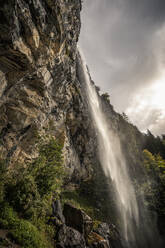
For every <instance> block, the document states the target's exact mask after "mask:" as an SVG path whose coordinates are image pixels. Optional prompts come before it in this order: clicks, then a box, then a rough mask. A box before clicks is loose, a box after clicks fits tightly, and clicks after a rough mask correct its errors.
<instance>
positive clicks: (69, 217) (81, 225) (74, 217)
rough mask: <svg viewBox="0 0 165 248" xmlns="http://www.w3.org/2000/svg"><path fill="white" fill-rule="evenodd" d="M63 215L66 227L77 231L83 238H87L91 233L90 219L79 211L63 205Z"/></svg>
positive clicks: (91, 223)
mask: <svg viewBox="0 0 165 248" xmlns="http://www.w3.org/2000/svg"><path fill="white" fill-rule="evenodd" d="M63 214H64V216H65V223H66V225H67V226H70V227H72V228H74V229H76V230H78V231H79V232H80V233H82V234H83V235H84V236H87V235H88V234H89V233H90V232H91V230H92V228H93V222H92V219H91V218H90V217H89V216H88V215H87V214H86V213H85V212H84V211H82V210H81V209H77V208H76V207H74V206H72V205H70V204H65V205H64V211H63Z"/></svg>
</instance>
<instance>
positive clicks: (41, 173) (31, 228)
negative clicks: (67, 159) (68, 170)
mask: <svg viewBox="0 0 165 248" xmlns="http://www.w3.org/2000/svg"><path fill="white" fill-rule="evenodd" d="M62 148H63V142H61V140H60V141H58V140H55V139H53V138H52V139H50V140H49V141H48V142H47V143H45V142H44V143H43V142H42V144H40V145H39V156H38V157H37V158H36V159H35V160H34V161H33V162H32V163H29V164H24V165H22V164H17V165H14V169H13V170H7V164H6V162H5V161H3V160H1V161H0V172H1V174H0V179H1V180H0V204H1V208H2V209H3V211H2V212H1V214H0V224H1V226H2V227H3V228H6V229H8V230H9V231H10V235H11V238H12V239H14V240H15V241H16V242H17V243H19V244H21V245H22V246H21V247H49V246H48V245H43V243H42V239H41V236H44V234H45V233H46V234H48V233H49V234H51V237H52V238H53V236H54V230H53V229H52V227H51V226H48V224H47V223H48V219H49V216H50V215H51V202H52V199H53V197H57V195H58V194H59V193H60V191H61V186H62V183H63V177H64V170H63V157H62ZM17 213H19V217H18V214H17ZM20 217H21V218H20ZM49 236H50V235H49ZM43 242H46V241H43Z"/></svg>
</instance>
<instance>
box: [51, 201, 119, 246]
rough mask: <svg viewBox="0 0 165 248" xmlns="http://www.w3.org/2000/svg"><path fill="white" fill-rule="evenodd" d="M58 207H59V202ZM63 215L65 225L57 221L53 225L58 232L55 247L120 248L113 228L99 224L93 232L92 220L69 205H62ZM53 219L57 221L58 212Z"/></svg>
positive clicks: (117, 236) (117, 235)
mask: <svg viewBox="0 0 165 248" xmlns="http://www.w3.org/2000/svg"><path fill="white" fill-rule="evenodd" d="M58 205H60V206H61V204H60V202H58ZM60 209H61V207H60ZM60 212H61V210H60ZM63 213H64V216H65V223H64V222H63V223H62V222H60V223H59V222H58V221H56V222H54V223H53V224H54V225H55V228H56V230H58V231H57V235H56V247H58V248H81V247H82V248H83V247H84V248H85V247H87V248H122V245H121V241H120V235H119V233H118V232H117V229H116V227H115V226H109V225H108V224H106V223H101V224H99V226H98V228H97V229H96V230H94V228H93V220H92V219H91V218H90V217H89V216H88V215H87V214H86V213H85V212H84V211H82V210H81V209H78V208H76V207H74V206H72V205H70V204H65V205H64V210H63ZM54 217H55V218H57V219H59V211H56V212H54Z"/></svg>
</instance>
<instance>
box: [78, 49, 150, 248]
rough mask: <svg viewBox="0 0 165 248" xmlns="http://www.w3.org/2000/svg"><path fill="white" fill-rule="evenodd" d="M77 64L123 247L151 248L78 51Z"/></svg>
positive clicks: (116, 139)
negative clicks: (107, 179)
mask: <svg viewBox="0 0 165 248" xmlns="http://www.w3.org/2000/svg"><path fill="white" fill-rule="evenodd" d="M78 63H79V68H78V71H79V72H78V73H79V77H80V80H81V81H82V83H84V87H85V89H86V90H85V92H86V97H87V100H88V105H89V109H90V113H91V116H92V119H93V123H94V126H95V129H96V133H97V139H98V140H97V141H98V146H99V159H100V164H101V166H102V168H103V171H104V173H105V175H106V177H107V178H109V179H110V180H111V181H112V183H113V187H114V189H115V190H114V191H115V199H116V207H117V212H118V218H120V223H121V224H120V228H121V233H122V237H123V240H124V243H123V246H124V247H127V248H134V247H135V248H151V247H152V245H154V244H152V245H151V243H152V240H151V239H152V238H150V237H151V235H149V233H150V231H148V229H150V226H148V225H150V222H149V221H148V218H147V216H143V217H144V218H146V219H147V221H144V220H143V221H141V220H140V215H141V214H140V211H139V207H138V203H137V199H136V194H135V190H134V187H133V184H132V182H131V179H130V177H129V173H128V169H127V165H126V160H125V158H124V155H123V152H122V149H121V144H120V139H119V137H118V135H117V134H116V133H115V132H114V131H113V130H112V129H111V128H110V125H109V124H108V121H107V120H106V116H105V115H104V113H103V111H102V109H101V103H100V98H99V96H98V93H97V91H96V89H95V85H94V84H93V83H92V82H91V79H90V76H89V73H88V70H87V66H86V63H85V60H84V59H83V55H82V54H81V53H80V52H79V53H78ZM142 207H143V206H142ZM140 222H141V223H140ZM147 228H148V229H147ZM143 232H144V233H145V234H144V233H143ZM142 236H145V237H142ZM139 239H140V240H139ZM147 239H148V240H150V241H148V240H147Z"/></svg>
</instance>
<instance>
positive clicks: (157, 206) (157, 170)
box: [142, 150, 165, 216]
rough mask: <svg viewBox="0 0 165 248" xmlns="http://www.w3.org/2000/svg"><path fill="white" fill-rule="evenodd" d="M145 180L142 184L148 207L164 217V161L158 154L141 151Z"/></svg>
mask: <svg viewBox="0 0 165 248" xmlns="http://www.w3.org/2000/svg"><path fill="white" fill-rule="evenodd" d="M143 156H144V161H143V164H144V167H145V169H146V176H147V177H146V180H145V181H144V182H143V184H142V191H143V193H144V195H145V198H146V201H147V203H148V206H149V207H150V208H151V209H153V210H156V211H157V212H158V214H159V215H162V216H164V215H165V160H164V159H163V158H162V157H161V156H160V155H159V154H158V155H153V154H152V153H151V152H149V151H148V150H144V151H143Z"/></svg>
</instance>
